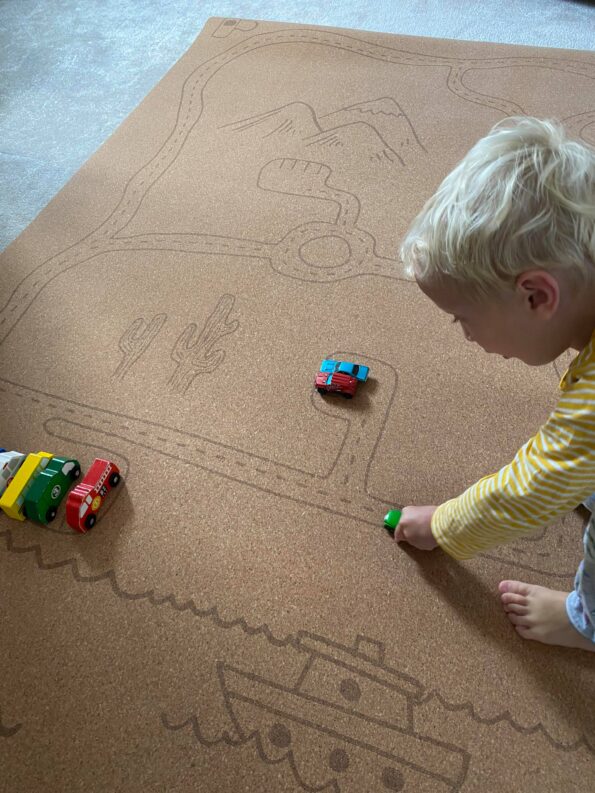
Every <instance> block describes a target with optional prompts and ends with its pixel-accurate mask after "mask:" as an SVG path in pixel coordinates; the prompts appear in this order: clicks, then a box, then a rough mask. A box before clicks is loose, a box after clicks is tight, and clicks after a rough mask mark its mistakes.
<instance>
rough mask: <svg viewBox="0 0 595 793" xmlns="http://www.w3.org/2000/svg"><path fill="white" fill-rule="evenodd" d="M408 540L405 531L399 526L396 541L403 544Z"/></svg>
mask: <svg viewBox="0 0 595 793" xmlns="http://www.w3.org/2000/svg"><path fill="white" fill-rule="evenodd" d="M406 539H407V538H406V537H405V530H404V529H403V528H401V526H397V528H396V529H395V540H396V541H397V542H403V540H406Z"/></svg>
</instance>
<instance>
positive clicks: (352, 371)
mask: <svg viewBox="0 0 595 793" xmlns="http://www.w3.org/2000/svg"><path fill="white" fill-rule="evenodd" d="M320 371H321V372H327V373H328V374H334V373H335V372H338V373H340V374H347V375H349V376H350V377H355V379H356V380H358V381H359V382H360V383H365V382H366V380H367V379H368V372H369V371H370V369H369V367H368V366H362V364H358V363H350V362H349V361H333V360H331V359H330V358H327V359H325V360H324V361H323V362H322V364H321V365H320Z"/></svg>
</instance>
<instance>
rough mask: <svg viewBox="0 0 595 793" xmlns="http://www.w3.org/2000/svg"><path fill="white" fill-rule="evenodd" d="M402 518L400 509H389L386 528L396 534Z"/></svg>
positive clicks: (386, 516) (385, 522)
mask: <svg viewBox="0 0 595 793" xmlns="http://www.w3.org/2000/svg"><path fill="white" fill-rule="evenodd" d="M400 520H401V510H400V509H389V511H388V512H387V513H386V515H385V516H384V528H385V529H386V530H387V531H388V532H389V533H390V534H392V535H394V533H395V531H396V528H397V526H398V525H399V521H400Z"/></svg>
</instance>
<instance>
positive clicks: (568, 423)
mask: <svg viewBox="0 0 595 793" xmlns="http://www.w3.org/2000/svg"><path fill="white" fill-rule="evenodd" d="M560 389H561V392H562V393H561V396H560V399H559V401H558V404H557V405H556V407H555V409H554V411H553V412H552V414H551V416H550V417H549V418H548V420H547V422H546V423H545V424H544V425H543V427H542V428H541V429H540V430H539V432H538V433H537V435H535V437H534V438H531V440H530V441H528V442H527V443H526V444H525V445H524V446H523V447H522V448H521V449H520V450H519V451H518V452H517V454H516V456H515V458H514V460H513V461H512V462H511V463H510V464H509V465H506V466H504V468H502V469H501V470H500V471H498V472H497V473H495V474H491V475H490V476H486V477H484V478H483V479H480V481H479V482H477V483H476V484H474V485H472V486H471V487H470V488H469V489H468V490H466V491H465V492H464V493H463V494H462V495H461V496H459V497H458V498H453V499H451V500H450V501H447V502H445V503H444V504H442V506H440V507H438V509H437V510H436V512H435V513H434V516H433V518H432V534H433V535H434V538H435V539H436V542H437V543H438V545H439V546H440V547H442V548H443V549H444V550H445V551H446V552H447V553H448V554H450V555H451V556H454V557H455V559H469V558H470V557H472V556H473V555H474V554H476V553H478V552H479V551H484V550H486V549H488V548H492V547H493V546H495V545H500V544H501V543H504V542H508V541H510V540H513V539H514V538H516V537H519V536H521V535H523V534H530V533H531V532H534V531H536V530H537V529H540V528H542V527H543V526H546V525H547V524H549V523H552V522H553V521H554V520H555V519H556V518H558V517H560V515H563V514H564V513H566V512H569V511H570V510H572V509H574V508H575V507H577V506H578V504H580V503H581V501H583V500H584V499H585V498H587V497H588V496H590V495H592V494H593V493H594V492H595V333H593V336H592V337H591V341H590V342H589V344H588V345H587V346H586V347H585V348H584V349H583V350H582V351H581V352H580V353H579V354H578V355H577V357H576V358H575V359H574V361H573V362H572V363H571V365H570V367H569V368H568V371H567V372H566V374H565V375H564V377H563V378H562V381H561V383H560Z"/></svg>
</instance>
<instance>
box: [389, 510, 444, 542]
mask: <svg viewBox="0 0 595 793" xmlns="http://www.w3.org/2000/svg"><path fill="white" fill-rule="evenodd" d="M435 511H436V507H405V508H404V509H403V512H402V513H401V520H400V521H399V525H398V526H397V528H396V531H395V540H396V541H397V542H408V543H409V544H410V545H413V546H414V547H415V548H420V549H421V550H422V551H431V550H432V548H436V547H437V546H438V543H437V542H436V540H435V539H434V535H433V534H432V530H431V528H430V527H431V524H432V515H433V514H434V512H435Z"/></svg>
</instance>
